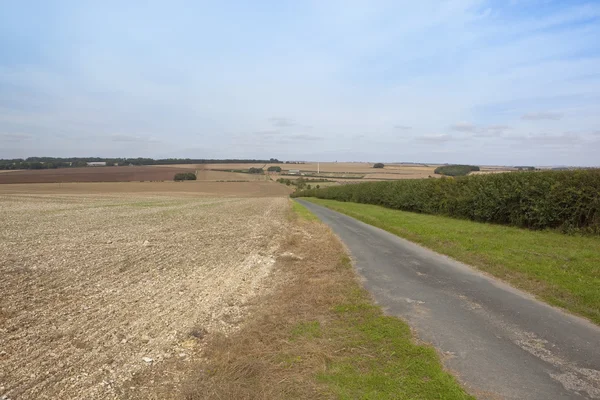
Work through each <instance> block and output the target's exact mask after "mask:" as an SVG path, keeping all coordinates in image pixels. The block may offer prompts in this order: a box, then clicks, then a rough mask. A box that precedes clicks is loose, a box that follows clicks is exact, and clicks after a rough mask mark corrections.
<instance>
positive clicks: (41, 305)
mask: <svg viewBox="0 0 600 400" xmlns="http://www.w3.org/2000/svg"><path fill="white" fill-rule="evenodd" d="M11 174H12V173H11ZM11 174H5V175H11ZM216 184H217V183H212V185H216ZM250 184H252V185H255V186H256V187H258V189H256V188H254V189H251V190H249V187H248V186H247V185H250ZM267 184H268V185H267ZM219 185H220V186H218V187H213V189H210V190H209V191H208V192H203V193H202V192H201V191H200V189H201V183H196V182H193V183H192V182H190V183H189V184H188V183H187V182H185V183H173V182H169V183H166V182H165V183H160V184H159V183H135V184H127V183H116V184H101V183H89V184H83V183H82V184H74V183H71V184H65V185H63V186H59V185H56V184H45V185H36V184H29V185H2V186H1V187H0V220H1V221H2V230H1V231H0V276H1V277H2V279H0V293H1V296H0V396H2V395H6V396H8V397H10V398H14V399H116V398H123V397H124V396H125V397H130V396H133V395H134V394H135V393H136V390H139V388H140V386H141V385H144V384H145V383H144V382H142V381H140V380H139V378H138V376H139V375H140V374H141V373H143V372H144V371H146V370H147V369H148V368H150V367H151V366H153V365H157V364H161V363H167V362H169V360H174V359H177V360H188V359H190V358H192V357H193V354H194V352H195V349H196V347H197V346H200V345H201V339H202V337H203V336H204V335H205V334H207V333H208V334H210V333H213V332H229V331H232V330H235V329H237V324H238V322H239V321H240V320H241V319H242V317H243V316H244V313H245V310H246V305H247V304H248V302H249V301H251V299H252V298H253V297H254V296H256V295H258V294H261V293H263V292H264V291H265V290H267V288H266V285H268V282H267V281H266V280H265V278H266V277H267V276H268V275H269V274H270V271H271V269H272V267H273V265H274V263H275V259H276V257H277V254H278V251H279V246H280V242H281V240H282V237H283V234H284V233H285V232H287V224H288V222H287V219H286V218H285V213H286V210H287V209H288V200H287V198H286V197H285V194H287V188H285V186H283V185H280V184H276V183H272V182H262V183H260V182H256V183H220V184H219ZM227 185H229V186H227ZM264 185H267V186H264ZM143 186H146V187H145V190H140V187H143ZM265 187H269V188H273V190H275V191H278V192H277V193H279V196H275V197H273V196H271V197H259V195H260V193H262V196H265V192H264V191H262V192H261V188H262V189H264V188H265ZM114 188H117V189H116V190H115V189H114ZM169 188H188V189H189V188H194V189H195V191H194V190H188V191H180V192H173V191H171V190H170V189H169ZM224 188H229V195H228V196H223V195H218V194H216V193H213V192H212V191H211V190H214V191H215V192H218V190H223V189H224ZM65 189H66V190H65ZM280 190H282V191H280ZM257 193H258V194H257ZM199 194H202V195H199ZM246 194H248V195H249V196H247V195H246ZM171 378H172V379H171V380H172V381H174V380H175V378H173V377H171ZM146 383H148V382H146ZM148 384H149V383H148ZM126 392H127V393H126Z"/></svg>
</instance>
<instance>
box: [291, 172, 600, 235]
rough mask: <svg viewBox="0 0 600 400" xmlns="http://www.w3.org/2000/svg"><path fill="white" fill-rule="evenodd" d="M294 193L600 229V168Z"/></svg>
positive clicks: (533, 225) (530, 224) (536, 225)
mask: <svg viewBox="0 0 600 400" xmlns="http://www.w3.org/2000/svg"><path fill="white" fill-rule="evenodd" d="M292 197H318V198H322V199H332V200H339V201H351V202H356V203H368V204H376V205H380V206H384V207H389V208H394V209H398V210H404V211H413V212H418V213H426V214H438V215H446V216H450V217H457V218H464V219H470V220H473V221H480V222H490V223H495V224H504V225H513V226H519V227H523V228H530V229H548V228H550V229H558V230H561V231H563V232H582V233H591V234H596V235H598V234H600V169H587V170H573V171H541V172H510V173H503V174H489V175H473V176H466V177H459V178H440V179H434V178H430V179H415V180H401V181H391V182H390V181H386V182H368V183H360V184H355V185H344V186H332V187H328V188H324V189H320V190H315V189H312V190H304V191H300V192H296V193H293V194H292Z"/></svg>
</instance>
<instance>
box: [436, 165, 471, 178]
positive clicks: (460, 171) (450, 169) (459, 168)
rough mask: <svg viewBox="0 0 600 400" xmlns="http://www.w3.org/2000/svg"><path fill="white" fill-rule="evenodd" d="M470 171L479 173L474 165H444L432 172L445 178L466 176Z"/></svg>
mask: <svg viewBox="0 0 600 400" xmlns="http://www.w3.org/2000/svg"><path fill="white" fill-rule="evenodd" d="M471 171H479V167H477V166H475V165H444V166H442V167H437V168H436V169H435V170H434V171H433V172H434V173H436V174H440V175H446V176H466V175H469V172H471Z"/></svg>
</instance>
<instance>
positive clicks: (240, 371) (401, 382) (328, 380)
mask: <svg viewBox="0 0 600 400" xmlns="http://www.w3.org/2000/svg"><path fill="white" fill-rule="evenodd" d="M294 210H295V212H294V213H293V214H291V215H290V220H291V222H292V225H291V226H292V230H291V231H290V233H289V235H288V237H287V239H286V240H285V241H284V244H283V246H282V248H281V250H282V253H280V256H279V257H278V258H277V263H276V267H275V273H274V274H275V275H274V279H275V281H276V282H279V284H278V285H277V287H276V289H275V290H274V291H272V292H270V293H269V294H266V295H265V296H263V297H262V298H260V299H259V300H260V301H259V302H257V303H256V304H255V306H254V307H252V314H251V315H252V318H251V319H250V320H249V321H247V322H246V323H245V324H244V325H243V327H242V328H241V329H240V330H239V331H238V332H236V333H235V334H233V335H230V336H224V335H214V336H213V337H212V338H210V339H209V341H208V343H207V346H206V348H205V352H204V357H203V360H202V361H200V362H198V363H197V365H196V367H195V368H196V373H195V374H193V375H192V376H191V377H189V378H188V381H187V385H186V387H185V389H184V392H183V395H182V397H183V398H184V399H186V400H201V399H316V398H319V399H320V398H323V399H328V398H348V399H350V398H380V399H412V398H416V397H418V398H438V396H439V394H440V393H444V395H445V398H448V399H465V398H469V396H468V395H466V394H465V393H464V391H463V390H462V389H461V388H460V387H459V386H458V385H457V384H456V382H455V381H454V379H453V378H452V377H450V376H449V375H448V374H447V373H445V372H443V370H442V368H441V365H440V363H439V360H438V358H437V355H436V353H435V351H434V350H433V349H431V348H428V347H423V346H417V345H415V344H414V342H413V339H412V335H411V333H410V329H409V328H408V326H407V325H406V324H405V323H404V322H402V321H400V320H397V319H395V318H391V317H385V316H383V315H382V313H381V310H380V309H379V308H378V307H376V306H374V305H372V303H371V301H370V297H369V296H368V295H367V294H366V293H365V292H364V290H362V289H361V288H360V285H359V283H358V282H357V277H356V275H355V273H354V271H353V269H352V266H351V264H350V260H349V259H348V257H347V256H346V253H345V251H344V249H343V247H342V245H341V244H340V242H339V241H338V240H337V239H336V238H335V236H334V235H333V234H332V233H331V231H330V230H329V229H328V228H327V227H326V226H325V225H323V224H321V223H319V222H316V221H315V218H314V216H311V214H310V213H309V212H307V211H306V210H305V209H303V207H301V206H299V205H295V206H294ZM349 382H352V383H349ZM161 395H164V396H165V397H160V395H159V396H158V397H157V398H174V399H178V398H181V397H179V396H175V395H173V394H171V395H169V394H168V393H166V392H165V393H162V394H161Z"/></svg>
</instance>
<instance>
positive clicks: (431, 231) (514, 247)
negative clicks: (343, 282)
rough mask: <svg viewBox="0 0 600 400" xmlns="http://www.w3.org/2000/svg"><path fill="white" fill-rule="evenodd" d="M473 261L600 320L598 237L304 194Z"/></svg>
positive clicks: (599, 241)
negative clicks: (394, 208) (461, 218)
mask: <svg viewBox="0 0 600 400" xmlns="http://www.w3.org/2000/svg"><path fill="white" fill-rule="evenodd" d="M306 200H308V201H311V202H313V203H316V204H320V205H323V206H326V207H329V208H331V209H333V210H336V211H339V212H342V213H344V214H347V215H350V216H352V217H354V218H356V219H359V220H361V221H363V222H366V223H368V224H371V225H374V226H377V227H379V228H382V229H385V230H386V231H388V232H391V233H393V234H396V235H398V236H400V237H403V238H406V239H408V240H411V241H413V242H416V243H419V244H421V245H423V246H425V247H428V248H430V249H432V250H435V251H437V252H439V253H442V254H445V255H448V256H450V257H452V258H454V259H456V260H459V261H462V262H464V263H467V264H470V265H473V266H475V267H477V268H479V269H481V270H483V271H486V272H489V273H491V274H492V275H494V276H496V277H499V278H501V279H503V280H505V281H507V282H509V283H510V284H512V285H513V286H515V287H518V288H521V289H523V290H526V291H528V292H530V293H532V294H534V295H536V296H538V297H539V298H540V299H543V300H545V301H546V302H548V303H550V304H553V305H557V306H560V307H563V308H565V309H567V310H569V311H572V312H574V313H577V314H580V315H582V316H584V317H587V318H589V319H590V320H592V321H593V322H594V323H596V324H600V290H598V288H600V238H598V237H590V236H587V237H586V236H572V235H564V234H560V233H557V232H552V231H530V230H526V229H520V228H515V227H508V226H500V225H492V224H485V223H478V222H472V221H466V220H460V219H454V218H448V217H442V216H434V215H425V214H417V213H411V212H406V211H399V210H391V209H388V208H384V207H380V206H375V205H368V204H357V203H349V202H339V201H334V200H322V199H315V198H310V199H306Z"/></svg>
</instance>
